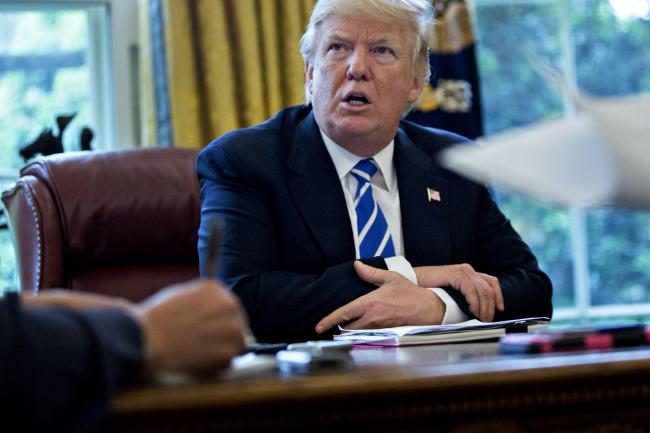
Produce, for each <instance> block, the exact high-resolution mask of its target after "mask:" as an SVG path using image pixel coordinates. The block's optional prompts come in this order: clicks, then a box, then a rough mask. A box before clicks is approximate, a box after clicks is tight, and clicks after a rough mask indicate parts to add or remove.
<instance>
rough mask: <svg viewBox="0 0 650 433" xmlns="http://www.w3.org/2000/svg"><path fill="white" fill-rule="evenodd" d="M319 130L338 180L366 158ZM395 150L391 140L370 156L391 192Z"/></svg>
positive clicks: (393, 185) (393, 177)
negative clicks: (340, 144)
mask: <svg viewBox="0 0 650 433" xmlns="http://www.w3.org/2000/svg"><path fill="white" fill-rule="evenodd" d="M319 130H320V134H321V136H322V137H323V142H324V143H325V147H326V148H327V152H328V153H329V154H330V157H331V158H332V162H334V167H335V168H336V173H337V174H338V176H339V180H341V181H342V180H343V178H344V177H345V176H346V175H347V174H348V173H349V172H350V170H352V168H353V167H354V166H355V165H357V163H358V162H359V161H361V160H362V159H367V158H366V157H362V156H358V155H355V154H354V153H352V152H350V151H348V150H347V149H345V148H344V147H342V146H339V145H338V144H336V143H335V142H334V141H332V139H331V138H329V137H328V136H327V135H326V134H325V133H324V132H323V130H321V129H319ZM394 152H395V140H391V142H390V143H388V146H386V147H384V148H383V149H382V150H380V151H379V152H377V153H376V154H375V155H373V156H372V159H374V160H375V163H377V167H378V168H379V171H380V172H381V174H382V176H383V178H384V180H385V182H386V186H387V188H388V191H390V192H393V188H394V187H395V184H394V179H395V167H394V166H393V153H394Z"/></svg>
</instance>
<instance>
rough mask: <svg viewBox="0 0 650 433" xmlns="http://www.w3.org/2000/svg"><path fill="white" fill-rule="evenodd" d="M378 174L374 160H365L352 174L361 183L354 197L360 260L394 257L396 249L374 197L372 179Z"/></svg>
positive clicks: (355, 167) (356, 166)
mask: <svg viewBox="0 0 650 433" xmlns="http://www.w3.org/2000/svg"><path fill="white" fill-rule="evenodd" d="M376 172H377V166H376V165H375V162H374V161H373V160H372V159H364V160H362V161H359V162H358V163H357V165H355V166H354V168H353V169H352V170H350V173H352V175H353V176H354V177H355V178H356V179H357V181H358V182H359V184H358V186H357V192H356V194H355V195H354V210H355V211H356V213H357V233H358V234H359V258H360V259H365V258H368V257H376V256H382V257H393V256H394V255H395V247H394V246H393V239H392V238H391V236H390V230H389V229H388V223H387V222H386V217H385V216H384V213H383V212H382V211H381V208H380V207H379V204H378V203H377V202H376V201H375V199H374V197H373V196H372V185H371V184H370V179H371V178H372V176H373V175H374V174H375V173H376Z"/></svg>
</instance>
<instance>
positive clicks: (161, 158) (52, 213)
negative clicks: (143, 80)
mask: <svg viewBox="0 0 650 433" xmlns="http://www.w3.org/2000/svg"><path fill="white" fill-rule="evenodd" d="M196 155H197V151H196V150H191V149H161V148H157V149H136V150H122V151H112V152H77V153H64V154H58V155H52V156H49V157H45V158H41V159H39V160H36V161H34V162H32V163H30V164H28V165H27V166H25V167H24V168H23V169H22V170H21V172H20V174H21V177H20V179H19V180H18V182H17V183H16V184H15V185H14V186H12V187H11V188H10V189H8V190H7V191H5V192H3V194H2V202H3V204H4V205H5V208H6V210H7V220H8V222H9V227H10V229H11V232H12V236H13V243H14V247H15V250H16V259H17V264H18V273H19V279H20V287H21V290H25V291H38V290H40V289H43V288H51V287H63V288H69V289H72V290H85V291H90V292H98V293H104V294H109V295H113V296H120V297H124V298H127V299H130V300H133V301H138V300H141V299H143V298H145V297H146V296H147V295H149V294H151V293H153V292H155V291H156V290H158V289H160V288H161V287H164V286H166V285H169V284H172V283H176V282H180V281H185V280H188V279H191V278H195V277H198V275H199V272H198V254H197V248H196V246H197V230H198V226H199V212H200V204H199V185H198V180H197V178H196V175H195V172H194V161H195V158H196Z"/></svg>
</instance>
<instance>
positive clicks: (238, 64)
mask: <svg viewBox="0 0 650 433" xmlns="http://www.w3.org/2000/svg"><path fill="white" fill-rule="evenodd" d="M141 1H146V0H141ZM315 3H316V0H164V1H163V3H162V5H163V13H164V27H165V49H166V56H167V69H168V71H167V77H168V89H169V99H170V101H169V105H170V109H171V122H172V129H173V139H174V145H175V146H177V147H196V148H199V147H202V146H205V145H206V144H207V143H208V142H210V141H211V140H212V139H213V138H215V137H217V136H219V135H221V134H223V133H225V132H228V131H231V130H234V129H238V128H242V127H245V126H250V125H254V124H257V123H260V122H262V121H263V120H265V119H267V118H268V117H270V116H271V115H273V114H274V113H275V112H276V111H277V110H279V109H280V108H282V107H286V106H289V105H295V104H300V103H301V102H302V101H303V88H304V72H303V64H302V59H301V57H300V50H299V43H298V41H299V39H300V36H301V35H302V33H303V31H304V29H305V26H306V24H307V20H308V19H309V15H310V14H311V9H312V8H313V5H314V4H315ZM144 26H146V24H145V25H143V26H142V27H144ZM143 37H144V35H143ZM141 60H143V61H146V55H143V56H141ZM146 68H147V65H142V70H143V72H142V73H141V76H142V77H143V79H146V78H147V72H146ZM149 78H150V76H149ZM144 87H146V85H145V86H144ZM141 96H142V97H143V99H142V100H143V104H144V105H145V106H146V105H147V104H151V103H153V98H151V97H149V99H148V100H147V98H146V96H147V95H145V94H144V93H143V94H142V95H141ZM143 111H144V113H143V116H144V115H147V114H146V113H147V109H146V107H144V108H143ZM148 115H149V116H150V113H149V114H148ZM149 119H150V117H149ZM143 120H144V119H143ZM143 123H144V122H143ZM144 129H146V125H145V128H143V131H144ZM145 135H146V136H145ZM142 138H143V142H144V143H147V142H151V140H152V139H153V140H155V136H154V134H152V133H150V132H148V133H146V134H145V132H143V137H142ZM145 139H146V140H147V141H144V140H145Z"/></svg>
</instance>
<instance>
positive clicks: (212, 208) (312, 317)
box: [197, 145, 386, 342]
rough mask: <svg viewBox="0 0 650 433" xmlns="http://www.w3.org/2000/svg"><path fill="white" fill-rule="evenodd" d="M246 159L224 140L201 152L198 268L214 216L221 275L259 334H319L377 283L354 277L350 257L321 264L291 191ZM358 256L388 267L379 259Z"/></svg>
mask: <svg viewBox="0 0 650 433" xmlns="http://www.w3.org/2000/svg"><path fill="white" fill-rule="evenodd" d="M250 165H251V162H250V161H246V163H244V162H241V161H239V160H238V159H237V158H236V156H234V155H230V154H228V153H227V152H226V151H225V150H224V146H215V145H211V146H210V147H208V148H207V149H205V150H204V151H203V152H202V153H201V154H200V155H199V158H198V160H197V173H198V177H199V181H200V184H201V226H200V229H199V245H198V248H199V261H200V264H201V272H202V273H203V272H204V270H205V259H206V257H207V249H208V242H209V239H208V227H209V226H210V221H211V220H212V219H213V218H220V219H221V221H222V222H223V230H222V231H221V233H222V236H221V239H220V244H219V262H220V264H219V271H220V275H219V277H220V278H222V279H223V280H224V281H225V282H226V283H227V284H228V286H229V287H230V288H232V290H233V292H234V293H236V294H237V295H238V296H239V298H240V299H241V300H242V304H243V306H244V308H245V309H246V312H247V314H248V317H249V321H250V325H251V329H252V331H253V333H254V334H255V336H256V337H257V339H258V340H259V341H262V342H272V341H276V342H277V341H280V342H293V341H305V340H310V339H317V338H325V337H326V336H323V335H320V336H319V335H318V334H316V332H315V330H314V327H315V326H316V324H317V323H318V322H319V321H320V320H321V319H322V318H323V317H325V316H326V315H328V314H329V313H331V312H332V311H334V310H335V309H336V308H338V307H341V306H343V305H345V304H347V303H349V302H351V301H353V300H354V299H356V298H358V297H360V296H362V295H364V294H366V293H369V292H370V291H372V290H374V289H376V286H374V285H372V284H368V283H366V282H364V281H362V280H361V279H359V278H358V277H357V274H356V272H355V270H354V267H353V260H345V261H340V262H338V263H327V262H326V261H325V259H324V258H323V256H322V253H321V251H320V250H319V249H318V247H317V246H315V243H314V241H313V239H311V238H310V234H308V233H305V232H303V231H302V230H304V225H303V224H302V222H300V221H299V220H298V219H297V217H296V216H295V211H294V210H293V209H294V205H293V204H292V203H291V201H290V197H288V195H287V194H286V193H284V190H283V187H282V186H281V185H277V184H274V182H281V181H282V180H281V178H280V177H279V176H277V175H276V174H274V173H271V172H272V170H273V168H269V169H265V167H264V165H263V164H259V167H251V166H250ZM264 170H267V171H268V173H267V172H265V171H264ZM276 171H277V170H276ZM276 178H277V179H276ZM293 218H296V219H295V220H294V219H293ZM294 221H295V223H294ZM297 239H299V240H298V241H297ZM289 242H292V244H291V245H288V243H289ZM364 262H366V263H367V264H370V265H372V266H375V267H380V268H384V269H385V268H386V265H385V262H384V260H383V259H381V258H372V259H368V260H364Z"/></svg>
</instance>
